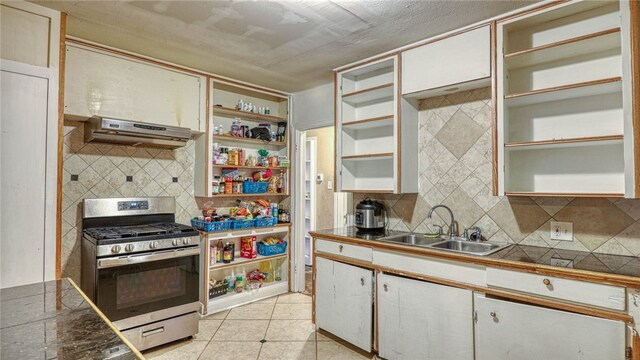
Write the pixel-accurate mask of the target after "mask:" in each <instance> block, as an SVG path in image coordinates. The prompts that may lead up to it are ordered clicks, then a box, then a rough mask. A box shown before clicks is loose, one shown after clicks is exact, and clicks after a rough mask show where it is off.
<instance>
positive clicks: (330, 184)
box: [327, 180, 333, 190]
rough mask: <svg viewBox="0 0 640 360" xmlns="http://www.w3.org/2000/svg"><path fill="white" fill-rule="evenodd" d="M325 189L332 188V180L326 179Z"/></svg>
mask: <svg viewBox="0 0 640 360" xmlns="http://www.w3.org/2000/svg"><path fill="white" fill-rule="evenodd" d="M327 190H333V181H331V180H327Z"/></svg>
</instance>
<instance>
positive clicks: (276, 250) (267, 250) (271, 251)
mask: <svg viewBox="0 0 640 360" xmlns="http://www.w3.org/2000/svg"><path fill="white" fill-rule="evenodd" d="M287 244H288V243H287V242H286V241H285V242H283V243H279V244H274V245H267V244H265V243H262V242H259V243H258V254H259V255H262V256H271V255H280V254H284V253H286V252H287Z"/></svg>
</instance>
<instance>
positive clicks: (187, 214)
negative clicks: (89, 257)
mask: <svg viewBox="0 0 640 360" xmlns="http://www.w3.org/2000/svg"><path fill="white" fill-rule="evenodd" d="M64 125H65V126H64V132H65V135H64V145H63V147H64V149H63V153H64V165H63V169H64V171H63V179H62V181H63V185H62V210H63V212H62V276H64V277H71V278H72V279H73V280H74V281H80V243H81V239H82V233H81V232H82V229H81V228H82V224H81V222H82V199H85V198H108V197H141V196H173V197H175V198H176V220H177V221H178V222H180V223H183V224H188V223H190V220H191V218H192V217H193V216H194V215H196V214H197V213H198V206H197V204H196V201H195V199H194V196H193V194H194V181H193V176H194V173H193V171H194V161H195V154H194V151H195V149H194V144H193V141H190V142H189V143H188V144H187V146H185V147H183V148H179V149H176V150H161V149H152V148H135V147H129V146H119V145H110V144H97V143H95V144H94V143H90V144H87V143H85V142H84V135H83V134H84V133H83V131H84V129H83V126H84V125H83V123H82V122H72V121H65V124H64Z"/></svg>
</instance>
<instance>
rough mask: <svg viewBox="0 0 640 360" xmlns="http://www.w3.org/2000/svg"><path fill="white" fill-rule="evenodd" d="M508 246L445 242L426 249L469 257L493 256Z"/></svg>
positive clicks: (464, 241)
mask: <svg viewBox="0 0 640 360" xmlns="http://www.w3.org/2000/svg"><path fill="white" fill-rule="evenodd" d="M510 245H511V244H495V243H488V242H475V241H467V240H446V241H442V242H438V243H435V244H430V245H428V247H430V248H434V249H441V250H447V251H454V252H459V253H465V254H471V255H480V256H487V255H491V254H493V253H494V252H496V251H500V250H502V249H504V248H506V247H508V246H510Z"/></svg>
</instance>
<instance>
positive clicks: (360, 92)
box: [342, 83, 393, 99]
mask: <svg viewBox="0 0 640 360" xmlns="http://www.w3.org/2000/svg"><path fill="white" fill-rule="evenodd" d="M391 86H393V83H388V84H382V85H378V86H374V87H370V88H368V89H363V90H358V91H353V92H350V93H347V94H344V95H342V98H343V99H344V98H348V97H350V96H354V95H359V94H364V93H367V92H370V91H375V90H380V89H384V88H387V87H391Z"/></svg>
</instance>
